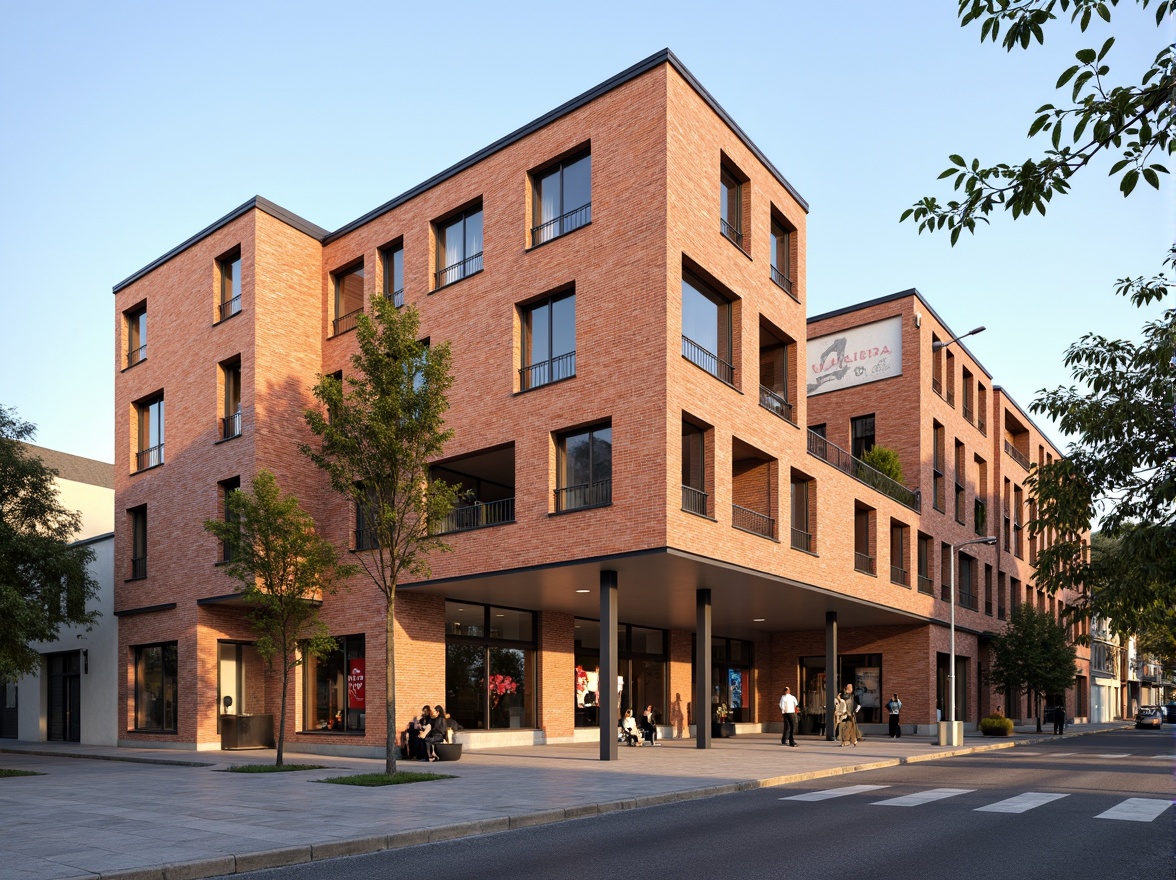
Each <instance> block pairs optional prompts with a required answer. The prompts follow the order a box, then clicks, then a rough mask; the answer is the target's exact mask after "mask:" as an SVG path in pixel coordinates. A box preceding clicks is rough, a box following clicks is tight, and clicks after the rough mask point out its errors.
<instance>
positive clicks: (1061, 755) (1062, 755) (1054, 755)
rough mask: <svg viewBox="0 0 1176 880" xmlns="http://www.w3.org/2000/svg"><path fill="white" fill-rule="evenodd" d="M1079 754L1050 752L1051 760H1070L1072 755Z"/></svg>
mask: <svg viewBox="0 0 1176 880" xmlns="http://www.w3.org/2000/svg"><path fill="white" fill-rule="evenodd" d="M1076 754H1078V753H1077V752H1050V753H1049V756H1050V757H1051V758H1069V757H1070V756H1071V755H1076Z"/></svg>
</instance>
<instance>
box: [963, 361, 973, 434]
mask: <svg viewBox="0 0 1176 880" xmlns="http://www.w3.org/2000/svg"><path fill="white" fill-rule="evenodd" d="M963 379H964V381H963V392H964V418H965V419H967V420H968V421H969V422H971V421H974V419H975V411H974V404H973V400H972V395H973V391H972V371H971V370H969V369H968V368H967V367H964V368H963Z"/></svg>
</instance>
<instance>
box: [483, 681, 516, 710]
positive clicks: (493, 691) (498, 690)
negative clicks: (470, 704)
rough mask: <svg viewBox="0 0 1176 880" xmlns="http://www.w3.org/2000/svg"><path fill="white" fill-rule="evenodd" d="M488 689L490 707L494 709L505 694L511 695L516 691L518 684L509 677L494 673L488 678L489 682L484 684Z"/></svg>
mask: <svg viewBox="0 0 1176 880" xmlns="http://www.w3.org/2000/svg"><path fill="white" fill-rule="evenodd" d="M486 684H487V686H488V687H489V689H490V706H491V708H495V707H497V706H498V704H499V703H500V702H502V698H503V697H504V696H506V695H507V694H513V693H515V692H516V691H518V689H519V686H518V683H517V682H516V681H515V680H514V679H513V678H511V677H510V676H509V675H498V674H497V673H495V674H494V675H492V676H490V680H489V681H488V682H487V683H486Z"/></svg>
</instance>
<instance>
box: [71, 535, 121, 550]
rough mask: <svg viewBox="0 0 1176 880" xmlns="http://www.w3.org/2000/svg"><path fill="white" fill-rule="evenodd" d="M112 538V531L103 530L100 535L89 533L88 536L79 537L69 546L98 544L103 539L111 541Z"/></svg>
mask: <svg viewBox="0 0 1176 880" xmlns="http://www.w3.org/2000/svg"><path fill="white" fill-rule="evenodd" d="M113 540H114V532H103V533H102V534H101V535H91V536H90V537H88V538H80V539H79V540H77V541H74V542H72V543H71V544H70V545H69V546H71V547H88V546H90V545H91V544H100V543H101V542H103V541H113Z"/></svg>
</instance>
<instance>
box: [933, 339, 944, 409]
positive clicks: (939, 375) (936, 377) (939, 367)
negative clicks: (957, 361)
mask: <svg viewBox="0 0 1176 880" xmlns="http://www.w3.org/2000/svg"><path fill="white" fill-rule="evenodd" d="M942 345H943V344H942V342H941V341H940V339H939V337H938V336H936V335H935V334H934V333H932V334H931V390H932V391H934V392H935V393H936V394H938V395H939V396H940V397H942V396H943V347H942Z"/></svg>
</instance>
